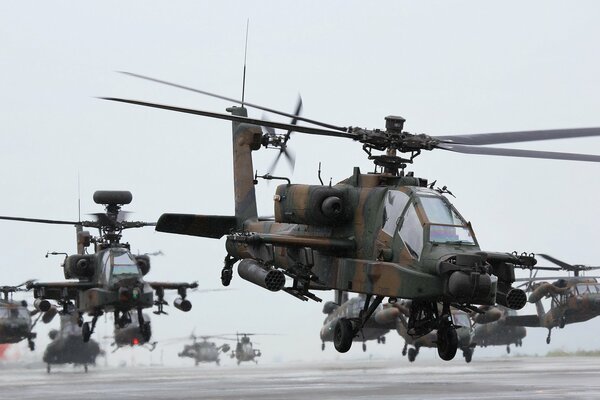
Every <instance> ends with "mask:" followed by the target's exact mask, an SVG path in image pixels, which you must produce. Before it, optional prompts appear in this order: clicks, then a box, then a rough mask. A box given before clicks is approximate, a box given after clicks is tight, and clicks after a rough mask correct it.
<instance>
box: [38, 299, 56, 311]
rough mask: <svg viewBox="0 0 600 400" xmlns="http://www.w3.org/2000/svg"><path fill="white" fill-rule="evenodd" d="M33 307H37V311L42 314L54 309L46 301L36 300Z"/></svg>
mask: <svg viewBox="0 0 600 400" xmlns="http://www.w3.org/2000/svg"><path fill="white" fill-rule="evenodd" d="M33 306H34V307H35V309H36V310H38V311H41V312H47V311H49V310H50V308H51V307H52V305H51V304H50V302H49V301H48V300H46V299H35V300H34V302H33Z"/></svg>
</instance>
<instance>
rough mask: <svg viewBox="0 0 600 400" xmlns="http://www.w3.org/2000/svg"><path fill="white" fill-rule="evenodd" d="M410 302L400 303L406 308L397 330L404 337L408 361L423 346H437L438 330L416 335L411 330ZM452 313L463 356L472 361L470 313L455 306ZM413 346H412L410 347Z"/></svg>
mask: <svg viewBox="0 0 600 400" xmlns="http://www.w3.org/2000/svg"><path fill="white" fill-rule="evenodd" d="M407 303H409V302H406V301H403V302H401V303H398V307H399V309H400V310H404V312H403V313H400V315H399V316H398V322H397V324H396V331H397V332H398V334H399V335H400V336H401V337H402V338H403V339H404V347H403V348H402V355H403V356H408V361H410V362H413V361H415V359H416V358H417V355H419V351H420V349H421V347H429V348H437V332H436V331H431V332H429V333H427V334H425V335H422V336H414V335H411V334H410V332H409V325H408V315H409V310H410V304H407ZM450 313H451V314H452V323H453V324H454V326H455V327H456V334H457V346H458V348H459V349H460V350H461V351H462V354H463V357H464V359H465V361H466V362H467V363H470V362H471V360H472V358H473V349H474V347H475V344H474V343H473V327H472V325H471V319H470V318H469V314H467V313H466V312H464V311H462V310H458V309H455V308H452V309H450ZM408 346H411V347H408Z"/></svg>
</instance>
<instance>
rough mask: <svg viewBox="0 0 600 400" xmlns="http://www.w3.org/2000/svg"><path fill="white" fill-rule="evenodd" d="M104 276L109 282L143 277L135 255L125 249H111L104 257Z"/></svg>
mask: <svg viewBox="0 0 600 400" xmlns="http://www.w3.org/2000/svg"><path fill="white" fill-rule="evenodd" d="M103 267H104V276H105V279H106V281H107V282H110V281H111V280H112V281H113V282H114V281H116V280H121V279H126V278H134V277H141V276H142V274H141V271H140V269H139V267H138V265H137V263H136V260H135V258H134V257H133V255H132V254H131V253H130V252H129V251H127V250H124V249H110V250H108V251H107V252H106V253H105V254H104V257H103Z"/></svg>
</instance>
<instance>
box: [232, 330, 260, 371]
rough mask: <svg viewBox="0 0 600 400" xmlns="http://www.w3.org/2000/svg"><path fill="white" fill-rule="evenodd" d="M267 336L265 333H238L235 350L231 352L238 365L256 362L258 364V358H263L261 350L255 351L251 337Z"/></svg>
mask: <svg viewBox="0 0 600 400" xmlns="http://www.w3.org/2000/svg"><path fill="white" fill-rule="evenodd" d="M255 335H265V334H264V333H236V334H235V336H236V341H237V343H236V345H235V350H231V353H230V357H231V358H235V359H236V360H237V365H240V364H241V363H242V362H245V361H254V363H255V364H258V357H260V356H262V353H261V352H260V350H258V349H255V348H254V347H253V345H252V342H251V341H250V336H255Z"/></svg>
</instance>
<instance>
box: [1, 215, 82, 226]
mask: <svg viewBox="0 0 600 400" xmlns="http://www.w3.org/2000/svg"><path fill="white" fill-rule="evenodd" d="M0 219H5V220H7V221H22V222H37V223H40V224H58V225H82V224H83V222H81V221H61V220H55V219H39V218H22V217H6V216H0Z"/></svg>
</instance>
